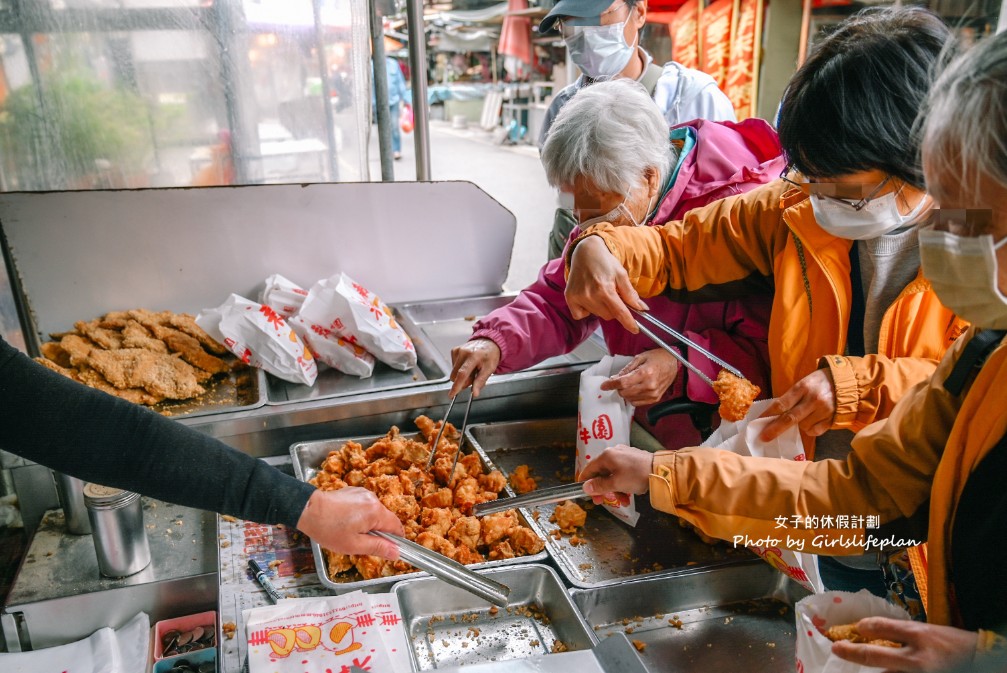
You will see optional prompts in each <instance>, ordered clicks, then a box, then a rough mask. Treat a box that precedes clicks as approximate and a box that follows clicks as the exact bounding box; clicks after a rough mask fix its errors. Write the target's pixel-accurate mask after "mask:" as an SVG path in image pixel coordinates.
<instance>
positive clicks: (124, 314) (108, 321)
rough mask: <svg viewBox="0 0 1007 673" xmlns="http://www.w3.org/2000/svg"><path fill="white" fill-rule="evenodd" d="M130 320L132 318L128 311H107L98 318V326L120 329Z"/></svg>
mask: <svg viewBox="0 0 1007 673" xmlns="http://www.w3.org/2000/svg"><path fill="white" fill-rule="evenodd" d="M130 320H132V318H130V317H129V311H109V312H108V313H106V314H105V315H103V316H102V317H100V318H98V327H104V328H105V329H114V330H121V329H122V328H124V327H125V326H126V323H128V322H129V321H130Z"/></svg>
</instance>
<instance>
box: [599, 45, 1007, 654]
mask: <svg viewBox="0 0 1007 673" xmlns="http://www.w3.org/2000/svg"><path fill="white" fill-rule="evenodd" d="M922 137H923V141H922V142H923V146H922V149H923V165H924V167H925V172H926V183H927V186H928V188H929V191H930V193H931V194H933V196H934V197H935V198H936V199H937V200H938V202H939V203H940V204H941V209H940V211H938V212H937V213H936V216H935V217H934V218H932V222H933V223H932V224H930V225H929V226H926V227H923V228H922V229H921V231H920V252H921V258H922V264H923V272H924V274H925V276H926V277H927V279H928V280H929V281H930V283H931V286H932V288H933V291H934V292H935V293H936V294H937V296H938V297H939V298H940V300H941V302H942V303H943V304H945V305H946V306H947V307H948V308H949V309H950V310H952V311H954V312H955V313H956V314H958V315H960V316H961V317H962V318H963V319H966V320H968V321H970V322H971V323H972V324H973V327H972V328H970V329H969V330H968V331H967V332H966V333H965V335H964V336H963V337H962V338H961V339H959V340H958V341H957V342H956V343H955V344H954V346H953V348H952V349H951V350H950V351H949V352H948V353H947V355H946V356H945V357H944V358H943V360H942V361H941V363H940V364H939V366H938V367H937V369H936V371H935V373H934V375H933V376H932V377H931V378H930V379H929V380H927V381H924V382H921V383H919V384H918V385H916V386H915V387H913V388H912V389H911V390H910V391H908V392H907V393H906V394H905V395H904V396H903V398H902V399H901V400H900V401H899V402H898V403H897V404H896V405H895V408H894V409H893V410H892V412H891V415H890V417H889V418H888V419H887V421H881V422H878V423H875V424H873V425H871V426H870V427H868V428H867V429H865V430H864V431H862V432H860V433H859V434H858V435H857V436H856V439H855V440H854V442H853V451H852V453H851V454H850V456H849V457H848V459H847V460H844V461H840V460H824V461H820V462H815V463H806V462H805V463H800V462H793V461H784V460H764V459H759V458H750V457H742V456H739V455H737V454H734V453H731V452H727V451H718V450H714V449H701V448H700V449H682V450H680V451H678V452H660V453H658V454H656V455H654V454H649V453H646V452H643V451H639V450H638V449H631V448H629V447H615V448H611V449H607V450H606V451H605V452H604V453H603V454H602V455H601V456H599V457H598V458H597V459H596V460H595V461H593V462H592V463H590V464H589V465H588V466H587V468H586V469H585V472H584V474H583V475H582V477H583V478H586V479H588V481H587V482H586V483H585V485H584V490H585V491H586V492H588V493H590V494H601V493H607V492H612V491H620V492H626V493H644V492H646V491H648V490H649V491H650V493H651V502H652V503H653V504H654V506H655V507H657V508H658V509H662V510H664V511H667V512H671V513H674V514H677V515H678V516H681V517H683V518H684V519H686V520H687V521H689V522H691V523H693V524H694V525H696V526H698V527H699V528H700V529H702V530H703V531H704V532H706V533H708V534H710V535H713V536H716V537H721V538H727V539H732V538H733V537H734V536H736V535H739V534H741V535H748V536H751V537H765V536H766V535H767V534H768V535H770V536H773V537H781V535H780V531H779V530H778V528H779V525H778V523H777V519H778V517H779V518H783V517H786V518H787V519H790V517H791V515H794V516H800V517H805V516H811V517H816V516H817V517H824V516H829V515H836V514H839V513H844V514H854V515H858V516H864V517H867V516H871V515H874V516H879V517H880V520H881V522H882V523H883V524H888V523H891V522H896V523H897V522H898V520H900V519H903V518H908V517H911V516H912V515H914V514H917V513H922V514H924V515H928V525H927V532H926V535H927V553H926V556H925V562H926V563H925V564H926V578H927V586H926V589H927V591H926V592H925V593H926V595H927V596H928V604H927V618H928V621H929V622H930V623H929V624H920V623H917V622H911V621H906V622H903V621H896V620H890V619H883V618H869V619H864V620H861V621H860V622H859V624H858V627H857V628H858V630H859V631H860V633H861V634H862V635H863V636H865V637H866V638H868V639H877V638H880V639H888V640H893V641H897V642H900V643H903V645H904V646H903V647H901V648H888V647H881V646H876V645H867V644H853V643H849V642H846V643H836V644H835V645H834V646H833V652H834V653H835V654H837V655H838V656H841V657H842V658H844V659H848V660H850V661H853V662H856V663H859V664H863V665H869V666H876V667H880V668H884V669H888V670H893V671H895V670H897V671H910V672H914V671H947V670H968V671H993V670H996V671H1002V670H1004V665H1005V664H1007V656H1005V654H1007V651H1005V648H1004V643H1005V641H1004V638H1003V637H1002V636H1001V635H998V634H1003V633H1007V611H1005V609H1004V604H1005V599H1007V576H1005V575H1004V574H1003V573H1002V572H1000V571H998V570H997V568H1000V567H1002V563H1003V560H1002V558H1001V555H1000V546H999V544H1000V542H1001V540H1000V537H1001V536H1002V535H1003V533H1004V531H1005V530H1007V492H1005V491H1004V488H1003V476H1004V474H1005V473H1007V397H1005V396H1004V394H1003V389H1002V386H1003V385H1004V383H1003V382H1004V381H1007V339H1005V336H1007V33H1001V34H999V35H997V36H994V37H990V38H987V39H986V40H984V41H982V42H980V43H979V45H978V46H976V47H974V48H973V49H972V50H971V51H969V52H966V53H965V54H964V55H963V56H961V57H959V58H958V59H957V60H956V61H954V62H953V63H952V64H951V65H950V66H948V67H947V68H946V70H945V71H944V73H943V74H942V75H941V76H940V78H939V79H938V80H937V82H936V83H935V85H934V87H933V90H932V92H931V94H930V101H929V106H928V109H927V112H926V116H925V124H924V132H923V136H922ZM883 531H884V527H883V528H882V531H880V532H877V533H876V536H875V537H874V538H872V537H871V536H870V535H868V534H870V533H872V531H870V530H864V529H862V528H861V529H857V530H850V529H843V530H837V529H834V528H821V527H818V528H813V529H805V528H796V529H795V528H788V529H787V530H786V533H787V537H789V538H790V539H792V540H797V541H801V542H797V543H795V545H794V548H796V546H800V545H803V546H802V547H801V551H804V552H808V551H812V552H817V553H830V554H835V553H842V552H843V551H845V552H846V553H859V551H860V550H861V549H862V547H859V542H858V543H857V544H858V548H856V549H854V548H853V547H852V546H851V545H850V544H844V543H843V537H844V536H845V537H846V539H847V540H857V539H859V538H863V539H865V540H866V541H867V544H871V541H872V539H873V540H877V541H878V542H880V541H881V539H882V538H883V537H884V535H885V532H883ZM991 651H992V653H991Z"/></svg>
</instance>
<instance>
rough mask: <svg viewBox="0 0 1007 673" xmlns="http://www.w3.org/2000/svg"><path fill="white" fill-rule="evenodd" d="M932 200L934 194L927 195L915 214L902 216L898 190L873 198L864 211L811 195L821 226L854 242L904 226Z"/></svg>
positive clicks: (812, 204) (928, 205) (925, 208)
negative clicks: (896, 193)
mask: <svg viewBox="0 0 1007 673" xmlns="http://www.w3.org/2000/svg"><path fill="white" fill-rule="evenodd" d="M932 203H933V202H932V200H931V199H930V197H929V196H927V195H924V196H923V198H921V199H920V202H919V203H918V204H916V207H915V208H913V211H912V212H911V213H909V214H908V215H902V214H901V213H899V206H898V203H897V202H896V201H895V192H889V193H888V194H885V195H883V196H878V197H876V198H873V199H871V200H870V201H868V202H867V205H866V206H864V207H863V208H861V209H860V210H856V209H854V208H853V206H850V205H847V204H844V203H839V202H838V201H833V200H832V199H827V198H825V197H823V196H820V195H818V194H812V195H811V210H812V211H814V213H815V220H816V221H817V222H818V226H820V227H821V228H822V229H824V230H825V231H827V232H829V233H830V234H832V235H833V236H835V237H836V238H845V239H848V240H851V241H865V240H869V239H872V238H877V237H879V236H884V235H885V234H887V233H889V232H891V231H895V230H896V229H901V228H902V227H904V226H906V225H907V224H909V223H911V222H913V221H915V220H917V219H919V217H920V215H922V214H923V213H924V212H925V211H927V210H929V209H930V206H931V204H932Z"/></svg>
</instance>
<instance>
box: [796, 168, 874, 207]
mask: <svg viewBox="0 0 1007 673" xmlns="http://www.w3.org/2000/svg"><path fill="white" fill-rule="evenodd" d="M793 170H794V165H793V164H787V166H786V167H785V168H784V169H783V172H782V173H780V179H781V180H783V181H784V182H786V183H787V184H788V185H793V186H794V187H797V188H798V189H800V190H801V191H802V192H804V193H805V194H808V195H811V194H814V195H816V196H820V197H822V198H823V199H828V200H830V201H834V202H835V203H841V204H842V205H844V206H846V207H848V208H852V209H853V210H856V211H861V210H863V209H864V208H865V207H866V206H867V204H868V203H870V202H871V201H873V200H874V199H875V198H876V197H877V196H878V192H880V191H881V190H882V189H884V187H885V185H887V184H888V183H889V182H890V181H891V179H892V176H890V175H889V176H887V177H886V178H885V179H884V180H882V181H881V183H880V184H878V186H877V187H875V188H874V189H872V190H871V191H870V193H868V194H867V195H866V196H863V192H864V191H865V187H864V185H858V184H847V183H842V182H810V181H804V182H798V181H795V180H792V179H790V178H789V177H787V175H788V174H789V173H791V172H792V171H793ZM830 192H831V193H830ZM857 192H859V194H858V193H857ZM840 194H842V196H840ZM854 199H856V200H854Z"/></svg>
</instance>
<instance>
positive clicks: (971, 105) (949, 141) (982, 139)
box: [923, 33, 1007, 203]
mask: <svg viewBox="0 0 1007 673" xmlns="http://www.w3.org/2000/svg"><path fill="white" fill-rule="evenodd" d="M924 114H925V118H924V122H923V155H924V165H926V166H928V167H929V168H930V170H929V171H928V172H927V177H928V180H927V187H928V189H929V190H930V191H931V192H932V193H933V194H934V195H935V196H936V197H937V198H938V200H939V199H940V197H941V194H946V193H947V192H948V191H951V190H954V189H960V190H962V191H964V192H965V193H972V194H974V195H975V197H976V199H977V201H976V202H977V203H978V202H980V200H981V199H982V197H981V195H980V193H979V192H980V185H981V182H982V180H983V179H984V178H990V179H992V180H994V181H995V182H996V183H997V184H999V185H1001V186H1003V187H1005V188H1007V33H1000V34H998V35H995V36H992V37H989V38H985V39H983V40H982V41H980V42H979V43H978V44H977V45H976V46H974V47H972V48H971V49H968V50H967V51H965V52H964V53H963V54H961V55H960V56H958V57H957V58H955V59H954V60H952V61H951V62H950V63H948V65H947V66H946V67H945V68H944V69H943V71H942V72H941V73H940V76H939V77H938V78H937V81H936V82H934V85H933V88H932V89H931V90H930V97H929V100H928V101H927V107H926V109H925V113H924ZM931 183H934V184H931Z"/></svg>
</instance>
